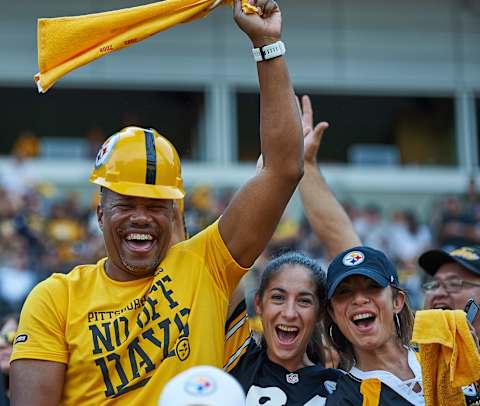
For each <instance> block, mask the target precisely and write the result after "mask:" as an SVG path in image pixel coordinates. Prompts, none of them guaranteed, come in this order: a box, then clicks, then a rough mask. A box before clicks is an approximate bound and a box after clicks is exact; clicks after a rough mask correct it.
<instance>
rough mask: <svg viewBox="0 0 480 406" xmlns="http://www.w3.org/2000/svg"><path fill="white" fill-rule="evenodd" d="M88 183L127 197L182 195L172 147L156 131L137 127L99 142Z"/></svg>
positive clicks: (175, 155) (169, 197)
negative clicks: (99, 145) (100, 143)
mask: <svg viewBox="0 0 480 406" xmlns="http://www.w3.org/2000/svg"><path fill="white" fill-rule="evenodd" d="M90 182H92V183H95V184H97V185H99V186H103V187H105V188H107V189H110V190H113V191H114V192H116V193H120V194H122V195H127V196H138V197H147V198H152V199H183V197H184V196H185V190H184V189H183V180H182V174H181V166H180V158H179V157H178V154H177V151H176V150H175V147H174V146H173V145H172V144H171V143H170V142H169V141H168V140H167V139H166V138H164V137H162V136H161V135H160V134H159V133H158V132H157V131H155V130H153V129H145V128H140V127H127V128H124V129H123V130H121V131H120V132H118V133H116V134H114V135H112V136H111V137H110V138H108V139H107V140H106V141H105V142H104V143H103V145H102V146H101V147H100V150H99V151H98V154H97V158H96V159H95V168H94V169H93V172H92V174H91V175H90Z"/></svg>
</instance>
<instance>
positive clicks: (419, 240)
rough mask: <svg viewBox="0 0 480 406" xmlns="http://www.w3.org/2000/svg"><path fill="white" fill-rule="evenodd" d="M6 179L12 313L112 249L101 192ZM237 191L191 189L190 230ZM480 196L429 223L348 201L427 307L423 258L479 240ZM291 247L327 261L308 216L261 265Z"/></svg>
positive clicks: (1, 197) (5, 252) (5, 248)
mask: <svg viewBox="0 0 480 406" xmlns="http://www.w3.org/2000/svg"><path fill="white" fill-rule="evenodd" d="M0 179H1V183H0V238H1V239H2V244H1V245H0V308H1V309H2V313H6V312H10V311H18V310H19V309H20V308H21V305H22V303H23V300H24V298H25V296H26V295H27V294H28V292H29V291H30V290H31V289H32V287H33V286H34V285H35V284H36V283H38V282H39V281H41V280H43V279H44V278H46V277H47V276H49V275H50V274H51V273H53V272H64V273H65V272H68V271H70V270H71V269H72V268H73V267H74V266H75V265H78V264H85V263H92V262H96V261H97V260H98V259H99V258H101V257H102V256H104V255H105V252H104V247H103V239H102V236H101V234H100V230H99V228H98V225H97V221H96V215H95V210H94V208H95V206H96V203H97V200H96V199H97V197H96V196H92V199H91V204H90V205H87V206H86V207H83V206H81V205H80V204H79V201H80V200H81V199H80V198H79V196H76V195H75V194H70V195H59V193H56V192H55V190H54V188H53V187H52V186H51V185H45V184H42V185H38V186H36V187H34V188H31V187H28V186H27V185H23V186H22V185H21V184H20V183H18V182H17V184H16V185H17V186H16V187H15V188H12V185H11V184H10V183H11V182H10V179H9V175H8V173H5V172H4V173H2V174H0ZM17 179H18V178H17ZM19 185H20V186H19ZM231 196H232V190H230V189H225V188H224V189H212V188H210V187H208V186H206V185H200V186H196V187H194V188H191V189H190V190H189V191H188V194H187V200H186V204H185V208H186V209H185V210H186V211H185V221H186V225H187V229H188V232H189V234H190V235H194V234H196V233H197V232H198V231H200V230H202V229H203V228H205V227H206V226H207V225H208V224H210V223H212V222H213V221H214V220H215V219H216V218H218V216H219V215H220V213H222V211H223V210H224V208H225V207H226V205H227V204H228V202H229V200H230V198H231ZM476 196H477V194H476V191H475V188H474V185H473V183H472V185H471V187H470V189H469V190H468V192H467V193H466V194H465V196H449V197H446V198H444V199H442V200H441V201H439V202H438V203H437V204H436V205H435V206H434V207H433V208H432V210H431V215H430V220H431V221H430V222H429V223H428V224H426V223H422V222H420V221H419V220H418V218H417V215H416V214H415V212H414V211H413V210H395V211H393V212H389V213H388V214H386V213H383V212H382V209H381V208H380V206H377V205H373V204H372V205H367V206H365V207H360V206H357V205H355V204H353V203H351V202H349V203H344V207H345V209H346V211H347V213H348V214H349V216H350V218H351V219H352V222H353V224H354V227H355V230H356V231H357V233H358V234H359V236H360V237H361V239H362V241H363V242H364V244H365V245H369V246H372V247H375V248H378V249H380V250H382V251H384V252H385V253H386V254H387V255H388V256H389V257H390V258H391V259H392V260H393V261H394V263H395V264H396V265H397V267H398V270H399V276H400V278H401V282H402V284H403V286H404V288H405V289H406V290H407V291H408V292H409V294H410V299H411V302H412V305H413V307H414V308H420V307H421V306H422V300H423V295H422V292H421V284H422V282H423V278H424V277H425V276H424V273H423V272H420V271H419V270H418V267H417V264H416V261H417V257H418V256H419V255H420V254H421V253H422V252H424V251H425V250H426V249H428V248H430V247H432V246H438V247H445V248H451V247H453V246H459V245H468V244H475V243H479V241H480V202H479V201H477V197H476ZM252 232H253V231H252ZM252 238H254V235H252ZM291 249H295V250H302V251H305V252H306V253H308V254H310V255H311V256H313V257H314V258H316V259H318V260H320V261H321V263H322V264H323V265H324V266H325V265H326V264H327V263H328V260H329V259H328V258H325V254H324V250H323V248H322V246H321V245H320V243H319V242H318V240H317V238H316V237H315V235H314V234H313V233H312V232H311V230H310V227H309V225H308V223H307V221H306V220H305V219H303V220H300V221H298V220H296V219H294V218H293V217H288V216H284V218H283V219H282V221H281V223H280V224H279V226H278V228H277V231H276V233H275V235H274V237H273V239H272V241H271V243H270V245H269V247H268V248H267V250H266V251H265V253H264V255H262V257H261V258H260V259H259V261H258V267H259V268H261V265H262V262H263V261H265V260H266V259H268V258H270V257H271V256H272V255H276V254H278V253H281V252H284V251H287V250H291Z"/></svg>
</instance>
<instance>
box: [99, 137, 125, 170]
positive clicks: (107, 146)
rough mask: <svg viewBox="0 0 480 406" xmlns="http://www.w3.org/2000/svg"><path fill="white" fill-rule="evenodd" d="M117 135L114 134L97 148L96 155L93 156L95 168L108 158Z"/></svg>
mask: <svg viewBox="0 0 480 406" xmlns="http://www.w3.org/2000/svg"><path fill="white" fill-rule="evenodd" d="M119 137H120V135H119V134H114V135H112V136H111V137H109V138H108V139H107V140H106V141H105V142H104V143H103V145H102V146H101V147H100V149H99V150H98V153H97V157H96V158H95V168H99V167H100V166H102V165H103V164H104V163H105V162H107V161H108V158H110V155H111V154H112V151H113V148H114V147H115V144H116V143H117V141H118V138H119Z"/></svg>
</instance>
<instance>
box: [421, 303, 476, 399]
mask: <svg viewBox="0 0 480 406" xmlns="http://www.w3.org/2000/svg"><path fill="white" fill-rule="evenodd" d="M412 342H414V343H416V344H418V346H419V349H420V351H419V358H420V365H421V366H422V376H423V390H424V393H425V404H426V405H427V406H450V405H465V397H464V395H463V391H462V386H465V385H468V384H471V383H473V382H476V381H478V380H479V379H480V355H479V352H478V349H477V346H476V344H475V341H474V340H473V337H472V334H471V333H470V330H469V328H468V324H467V319H466V316H465V313H464V312H463V311H461V310H422V311H417V313H416V315H415V324H414V327H413V336H412Z"/></svg>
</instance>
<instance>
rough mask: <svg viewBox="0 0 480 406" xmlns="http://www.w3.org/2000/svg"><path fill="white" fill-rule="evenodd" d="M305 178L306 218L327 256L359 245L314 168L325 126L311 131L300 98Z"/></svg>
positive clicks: (307, 106)
mask: <svg viewBox="0 0 480 406" xmlns="http://www.w3.org/2000/svg"><path fill="white" fill-rule="evenodd" d="M302 112H303V113H302V125H303V135H304V160H305V174H304V176H303V179H302V181H301V182H300V195H301V197H302V201H303V207H304V211H305V216H306V217H307V220H308V222H309V223H310V225H311V226H312V229H313V231H314V233H315V234H316V235H317V237H318V238H319V240H320V241H321V242H322V244H323V245H324V246H325V247H326V249H327V252H328V255H329V256H330V258H333V257H334V256H336V255H337V254H339V253H340V252H342V251H344V250H346V249H348V248H351V247H355V246H358V245H362V244H361V242H360V238H359V237H358V235H357V233H356V232H355V230H354V229H353V225H352V222H351V221H350V219H349V217H348V216H347V213H345V210H344V209H343V207H342V206H341V205H340V203H339V202H338V201H337V199H336V198H335V196H334V195H333V193H332V192H331V191H330V189H329V187H328V185H327V182H325V179H324V178H323V176H322V174H321V172H320V169H319V167H318V164H317V152H318V148H319V147H320V143H321V141H322V136H323V133H324V132H325V130H326V129H327V128H328V123H326V122H324V121H322V122H321V123H319V124H317V125H316V126H315V128H313V111H312V104H311V102H310V98H309V97H308V96H303V97H302Z"/></svg>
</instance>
